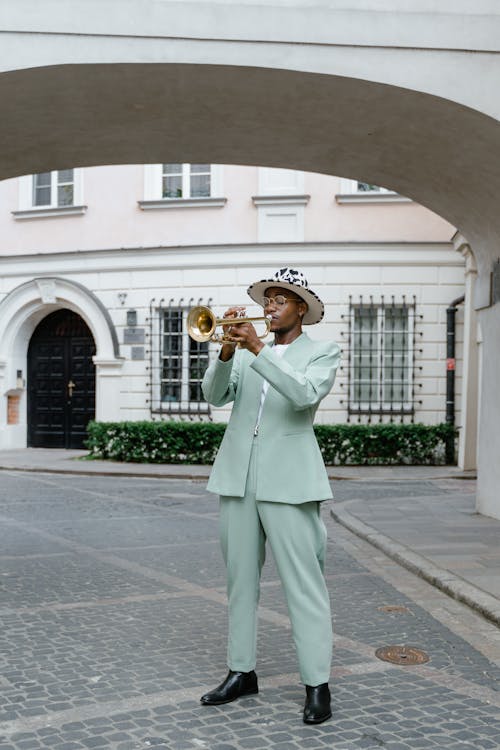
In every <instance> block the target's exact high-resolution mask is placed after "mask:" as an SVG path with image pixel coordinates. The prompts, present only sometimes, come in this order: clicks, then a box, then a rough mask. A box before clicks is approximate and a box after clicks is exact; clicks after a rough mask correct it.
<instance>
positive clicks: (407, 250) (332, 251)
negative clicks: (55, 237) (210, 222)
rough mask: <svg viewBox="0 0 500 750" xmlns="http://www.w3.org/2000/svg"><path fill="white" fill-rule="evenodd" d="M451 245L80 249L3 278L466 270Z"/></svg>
mask: <svg viewBox="0 0 500 750" xmlns="http://www.w3.org/2000/svg"><path fill="white" fill-rule="evenodd" d="M452 249H453V246H452V244H451V243H448V242H393V243H390V242H389V243H384V242H373V243H368V242H367V243H362V242H345V243H335V242H325V243H321V242H318V243H315V242H307V243H306V242H297V243H293V242H286V243H279V244H274V243H265V242H264V243H262V244H258V243H251V244H232V245H229V244H228V245H226V244H225V245H184V246H158V245H156V246H154V247H140V246H134V247H125V248H103V249H100V250H99V249H97V250H75V251H71V252H59V253H29V254H19V255H16V256H12V255H5V256H1V255H0V276H2V277H4V278H7V277H16V278H19V277H20V276H23V275H25V276H33V275H36V276H38V277H40V276H52V275H54V274H56V275H61V274H64V273H71V274H73V273H88V270H89V264H90V267H91V268H92V269H93V270H94V271H96V272H103V271H126V270H141V271H142V270H144V271H147V270H151V269H162V270H163V269H176V268H179V269H186V268H226V267H227V268H234V267H237V266H238V265H239V264H244V265H245V267H249V268H253V267H258V268H260V267H261V266H262V264H263V263H264V264H265V265H266V266H267V265H271V266H272V265H275V266H276V268H279V267H280V264H283V258H286V259H287V263H289V264H290V265H294V264H296V265H297V266H299V267H300V265H301V264H303V263H304V258H307V265H308V266H324V265H325V264H326V265H329V266H331V265H337V266H349V267H352V264H353V257H354V255H353V254H354V253H356V266H372V265H373V264H376V265H377V266H384V267H404V266H419V267H420V266H428V265H434V266H436V265H439V266H452V267H460V266H461V267H464V266H465V261H464V259H463V258H461V257H460V256H459V254H458V253H454V252H451V250H452Z"/></svg>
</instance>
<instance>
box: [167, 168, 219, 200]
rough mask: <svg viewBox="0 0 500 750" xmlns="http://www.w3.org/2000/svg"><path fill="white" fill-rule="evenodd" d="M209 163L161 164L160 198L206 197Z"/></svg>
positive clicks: (209, 174)
mask: <svg viewBox="0 0 500 750" xmlns="http://www.w3.org/2000/svg"><path fill="white" fill-rule="evenodd" d="M210 177H211V169H210V164H163V173H162V198H208V197H209V196H210V194H211V193H210Z"/></svg>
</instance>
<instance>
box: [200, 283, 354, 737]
mask: <svg viewBox="0 0 500 750" xmlns="http://www.w3.org/2000/svg"><path fill="white" fill-rule="evenodd" d="M248 294H249V295H250V297H251V298H252V299H253V300H254V301H255V302H257V303H259V304H261V305H262V306H263V308H264V313H265V315H268V316H271V332H273V333H274V344H273V345H272V346H269V345H265V344H263V342H262V341H261V340H260V339H259V338H258V337H257V334H256V331H255V329H254V327H253V325H251V323H242V324H237V325H235V324H233V325H231V326H227V327H226V326H225V327H224V331H225V337H226V338H227V339H228V341H227V342H226V343H224V344H223V346H222V348H221V351H220V353H219V357H218V359H217V360H216V361H215V362H213V363H212V364H211V365H210V367H209V368H208V370H207V372H206V373H205V376H204V379H203V384H202V389H203V393H204V396H205V398H206V400H207V401H208V402H209V403H211V404H213V405H214V406H222V405H224V404H226V403H228V402H230V401H234V405H233V410H232V414H231V418H230V420H229V424H228V427H227V429H226V432H225V435H224V439H223V441H222V443H221V446H220V449H219V452H218V454H217V458H216V460H215V463H214V466H213V469H212V472H211V475H210V480H209V483H208V489H209V490H210V491H211V492H216V493H218V494H219V495H220V536H221V546H222V552H223V555H224V560H225V563H226V568H227V592H228V607H229V639H228V666H229V673H228V675H227V677H226V679H225V680H224V681H223V682H222V683H221V684H220V685H219V686H218V687H217V688H215V690H212V691H211V692H209V693H207V694H205V695H204V696H202V698H201V702H202V703H203V704H204V705H218V704H220V703H228V702H230V701H232V700H235V699H236V698H240V697H241V696H243V695H250V694H253V693H257V692H258V685H257V675H256V674H255V671H254V670H255V662H256V633H257V604H258V599H259V582H260V573H261V568H262V565H263V563H264V556H265V543H266V540H268V541H269V543H270V545H271V548H272V551H273V555H274V558H275V561H276V565H277V568H278V572H279V575H280V579H281V582H282V585H283V588H284V591H285V595H286V599H287V604H288V610H289V613H290V620H291V624H292V632H293V637H294V641H295V645H296V649H297V656H298V662H299V670H300V676H301V679H302V681H303V683H304V685H305V686H306V702H305V707H304V714H303V719H304V722H306V723H308V724H318V723H320V722H322V721H325V720H326V719H328V718H330V716H331V708H330V690H329V687H328V680H329V676H330V663H331V650H332V628H331V616H330V603H329V597H328V591H327V588H326V584H325V580H324V576H323V564H324V553H325V547H326V529H325V526H324V524H323V522H322V520H321V518H320V502H321V501H322V500H326V499H327V498H331V497H332V493H331V489H330V485H329V482H328V477H327V474H326V470H325V466H324V463H323V459H322V456H321V453H320V450H319V447H318V444H317V441H316V437H315V435H314V431H313V420H314V415H315V413H316V410H317V408H318V405H319V403H320V401H321V400H322V399H323V398H324V397H325V396H326V395H327V394H328V393H329V392H330V390H331V387H332V385H333V381H334V378H335V372H336V369H337V366H338V363H339V359H340V350H339V347H338V346H337V344H334V343H331V342H317V341H312V340H311V339H310V338H309V337H308V336H307V335H306V334H305V333H303V332H302V325H311V324H313V323H318V322H319V321H320V320H321V319H322V318H323V315H324V306H323V303H322V302H321V300H320V299H319V297H318V296H317V295H316V294H315V293H314V292H313V291H312V290H311V289H309V286H308V283H307V280H306V279H305V277H304V275H303V274H302V273H301V272H300V271H296V270H294V269H290V268H282V269H280V270H279V271H277V272H276V274H275V275H274V278H272V279H266V280H263V281H259V282H256V283H255V284H252V285H251V286H250V287H249V288H248ZM241 310H242V308H230V309H229V310H227V311H226V314H225V317H235V315H238V313H239V312H240V311H241ZM236 346H239V348H238V349H237V350H236V351H235V347H236Z"/></svg>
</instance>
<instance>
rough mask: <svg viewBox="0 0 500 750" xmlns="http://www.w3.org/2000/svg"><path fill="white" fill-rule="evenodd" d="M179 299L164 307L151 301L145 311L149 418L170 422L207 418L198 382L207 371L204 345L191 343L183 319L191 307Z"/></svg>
mask: <svg viewBox="0 0 500 750" xmlns="http://www.w3.org/2000/svg"><path fill="white" fill-rule="evenodd" d="M209 303H210V300H209V302H208V303H205V302H203V301H202V300H198V302H197V303H195V302H194V300H193V299H191V300H190V301H189V304H187V305H184V304H183V300H182V299H180V300H179V301H178V302H177V303H175V301H174V300H173V299H171V300H170V302H169V303H168V304H165V300H163V299H162V300H160V301H159V302H158V303H156V301H155V300H154V299H153V300H151V303H150V307H149V328H150V330H149V374H150V379H149V402H150V410H151V415H152V416H153V417H154V416H156V415H157V416H159V417H160V418H161V417H165V418H171V417H173V416H175V415H180V416H181V415H184V416H188V417H195V416H199V417H200V418H201V417H207V416H210V407H209V405H208V404H207V402H206V401H205V400H204V398H203V394H202V392H201V381H202V379H203V375H204V373H205V370H206V369H207V367H208V362H209V359H208V346H209V345H208V342H198V341H194V340H193V339H192V338H191V337H190V336H189V335H188V332H187V326H186V318H187V314H188V312H189V310H190V309H191V307H193V305H194V304H198V305H201V304H205V305H206V306H207V307H208V306H209Z"/></svg>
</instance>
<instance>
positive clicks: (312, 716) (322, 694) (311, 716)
mask: <svg viewBox="0 0 500 750" xmlns="http://www.w3.org/2000/svg"><path fill="white" fill-rule="evenodd" d="M330 700H331V698H330V688H329V687H328V683H327V682H324V683H323V684H322V685H316V687H311V685H306V704H305V706H304V723H305V724H321V722H322V721H326V720H327V719H329V718H330V716H331V715H332V709H331V705H330Z"/></svg>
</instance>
